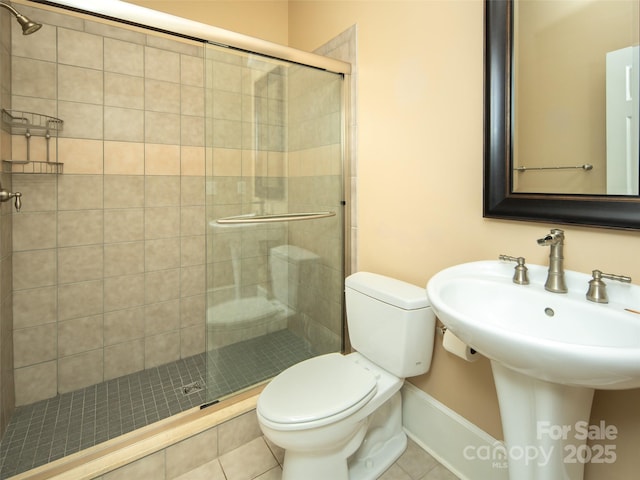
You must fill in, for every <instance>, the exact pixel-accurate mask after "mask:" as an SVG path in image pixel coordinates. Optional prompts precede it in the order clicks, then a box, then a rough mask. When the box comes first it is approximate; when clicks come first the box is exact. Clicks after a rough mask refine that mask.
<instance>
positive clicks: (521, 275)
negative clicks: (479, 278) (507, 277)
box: [498, 255, 529, 285]
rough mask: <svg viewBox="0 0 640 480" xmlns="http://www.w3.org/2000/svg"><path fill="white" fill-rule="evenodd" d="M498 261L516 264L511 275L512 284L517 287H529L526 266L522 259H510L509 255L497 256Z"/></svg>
mask: <svg viewBox="0 0 640 480" xmlns="http://www.w3.org/2000/svg"><path fill="white" fill-rule="evenodd" d="M498 260H504V261H507V262H516V263H517V265H516V267H515V272H514V273H513V283H517V284H518V285H529V275H528V274H527V266H526V265H525V259H524V257H510V256H509V255H499V256H498Z"/></svg>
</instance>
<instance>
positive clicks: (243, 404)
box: [7, 385, 264, 480]
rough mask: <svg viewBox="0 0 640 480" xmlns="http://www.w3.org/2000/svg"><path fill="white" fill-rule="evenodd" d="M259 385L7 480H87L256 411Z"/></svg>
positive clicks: (262, 386)
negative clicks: (208, 405)
mask: <svg viewBox="0 0 640 480" xmlns="http://www.w3.org/2000/svg"><path fill="white" fill-rule="evenodd" d="M263 388H264V385H261V386H259V387H256V388H252V389H250V390H247V391H246V392H243V393H240V394H238V395H235V396H233V397H231V398H228V399H225V400H224V401H222V402H220V403H217V404H215V405H211V406H210V407H207V408H202V409H201V408H200V407H195V408H192V409H191V410H187V411H185V412H183V413H179V414H177V415H174V416H172V417H170V418H167V419H165V420H160V421H159V422H156V423H154V424H151V425H148V426H146V427H143V428H140V429H138V430H136V431H133V432H130V433H127V434H125V435H122V436H120V437H118V438H114V439H112V440H108V441H106V442H104V443H101V444H99V445H96V446H94V447H91V448H88V449H86V450H83V451H81V452H78V453H75V454H72V455H69V456H67V457H64V458H61V459H59V460H56V461H54V462H51V463H48V464H46V465H43V466H41V467H37V468H34V469H32V470H29V471H27V472H23V473H20V474H18V475H15V476H13V477H10V478H9V479H7V480H45V479H46V480H89V479H92V478H96V477H99V476H100V475H104V474H105V473H108V472H110V471H112V470H116V469H117V468H120V467H123V466H125V465H128V464H129V463H132V462H134V461H136V460H139V459H140V458H143V457H146V456H147V455H150V454H152V453H155V452H158V451H160V450H163V449H165V448H167V447H170V446H171V445H173V444H175V443H178V442H181V441H182V440H185V439H187V438H189V437H192V436H194V435H197V434H199V433H202V432H204V431H205V430H208V429H210V428H214V427H217V426H218V425H220V424H222V423H225V422H227V421H229V420H232V419H233V418H235V417H237V416H239V415H242V414H244V413H247V412H250V411H251V410H255V408H256V404H257V401H258V395H259V394H260V392H261V391H262V389H263Z"/></svg>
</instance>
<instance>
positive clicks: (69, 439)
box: [0, 330, 312, 478]
mask: <svg viewBox="0 0 640 480" xmlns="http://www.w3.org/2000/svg"><path fill="white" fill-rule="evenodd" d="M311 356H312V352H311V351H310V350H309V347H308V344H307V343H306V342H305V341H304V340H302V339H300V338H299V337H297V336H295V335H294V334H292V333H291V332H290V331H288V330H281V331H279V332H275V333H271V334H268V335H265V336H263V337H257V338H254V339H251V340H247V341H244V342H239V343H236V344H233V345H229V346H226V347H222V348H220V349H217V350H216V351H213V352H209V354H208V355H205V354H201V355H196V356H194V357H190V358H187V359H183V360H179V361H177V362H174V363H171V364H168V365H162V366H160V367H156V368H152V369H149V370H145V371H143V372H138V373H135V374H131V375H127V376H125V377H120V378H117V379H114V380H110V381H107V382H103V383H100V384H98V385H92V386H90V387H87V388H85V389H82V390H78V391H75V392H70V393H66V394H62V395H58V396H57V397H54V398H51V399H48V400H43V401H41V402H37V403H34V404H32V405H26V406H23V407H19V408H18V409H16V412H15V413H14V415H13V416H12V418H11V421H10V423H9V425H8V427H7V431H6V432H5V435H4V438H3V439H2V441H1V442H0V478H7V477H9V476H12V475H16V474H18V473H21V472H24V471H26V470H29V469H31V468H34V467H36V466H39V465H43V464H45V463H48V462H51V461H53V460H56V459H58V458H61V457H64V456H66V455H69V454H72V453H75V452H77V451H79V450H82V449H84V448H87V447H90V446H93V445H96V444H98V443H100V442H104V441H106V440H109V439H111V438H114V437H117V436H119V435H122V434H124V433H127V432H129V431H131V430H134V429H136V428H139V427H142V426H145V425H148V424H150V423H153V422H155V421H158V420H161V419H163V418H166V417H169V416H170V415H173V414H175V413H179V412H181V411H184V410H188V409H189V408H192V407H195V406H198V405H202V404H203V403H205V401H207V400H206V399H216V398H219V397H222V396H224V395H228V394H230V393H233V392H235V391H238V390H240V389H242V388H245V387H247V386H249V385H253V384H255V383H258V382H260V381H262V380H266V379H268V378H271V377H273V376H275V375H276V374H278V373H279V372H280V371H282V370H284V369H285V368H287V367H289V366H291V365H293V364H295V363H297V362H300V361H302V360H304V359H306V358H309V357H311ZM206 362H209V371H208V372H206V368H205V365H206ZM205 377H206V378H205ZM194 382H197V383H198V384H199V385H204V386H205V389H203V390H200V391H195V392H193V393H190V394H188V395H185V394H184V393H183V391H182V386H183V385H189V384H193V383H194Z"/></svg>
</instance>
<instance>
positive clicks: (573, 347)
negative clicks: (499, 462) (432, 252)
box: [427, 261, 640, 480]
mask: <svg viewBox="0 0 640 480" xmlns="http://www.w3.org/2000/svg"><path fill="white" fill-rule="evenodd" d="M527 267H528V269H529V280H530V284H529V285H517V284H515V283H513V281H512V278H513V274H514V264H513V263H507V262H502V261H483V262H472V263H465V264H461V265H457V266H454V267H451V268H447V269H445V270H442V271H441V272H438V273H437V274H436V275H434V276H433V278H431V280H430V281H429V283H428V284H427V294H428V296H429V300H430V301H431V306H432V308H433V309H434V311H435V313H436V315H437V316H438V318H439V319H440V321H442V323H444V324H445V325H446V326H447V328H448V329H450V330H451V332H453V333H454V334H455V335H456V336H458V337H459V338H460V339H461V340H462V341H463V342H465V343H466V344H468V345H470V346H471V347H473V348H474V349H476V350H477V351H478V352H480V353H482V354H483V355H484V356H486V357H488V358H489V359H490V361H491V370H492V372H493V378H494V381H495V386H496V391H497V394H498V403H499V406H500V417H501V419H502V431H503V434H504V448H505V452H506V455H507V461H508V468H509V470H508V472H509V479H511V480H556V479H559V478H566V479H571V480H581V479H582V478H583V477H584V464H585V462H571V461H569V460H570V459H569V460H567V458H568V457H567V452H571V451H584V450H585V449H589V448H590V446H588V445H586V437H585V436H579V435H576V434H575V432H577V431H578V426H579V425H580V424H583V425H587V424H588V421H589V418H590V411H591V403H592V400H593V392H594V389H611V390H613V389H616V390H618V389H627V388H637V387H640V287H639V286H637V285H632V284H623V283H618V282H615V281H607V282H606V283H607V291H608V294H609V303H608V304H601V303H594V302H590V301H588V300H587V299H586V298H585V294H586V292H587V289H588V283H589V280H591V275H587V274H583V273H578V272H572V271H566V272H565V281H566V284H567V287H568V290H569V292H568V293H565V294H559V293H551V292H548V291H546V290H545V289H544V284H545V280H546V277H547V267H543V266H540V265H527ZM541 426H542V427H541ZM545 426H546V427H548V428H546V427H545ZM551 427H553V428H555V429H560V428H561V429H562V430H561V431H563V432H568V433H567V434H566V435H561V436H558V435H556V436H553V435H550V434H549V431H550V430H549V429H550V428H551ZM558 431H560V430H558ZM524 451H527V452H531V453H532V455H531V456H525V455H523V454H522V452H524ZM588 453H591V452H590V451H589V452H588ZM588 458H589V459H590V458H591V456H589V457H588ZM594 458H595V457H594Z"/></svg>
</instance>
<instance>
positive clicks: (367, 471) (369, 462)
mask: <svg viewBox="0 0 640 480" xmlns="http://www.w3.org/2000/svg"><path fill="white" fill-rule="evenodd" d="M406 448H407V435H406V434H405V433H404V432H400V433H399V434H397V435H396V436H395V437H393V438H390V439H389V440H387V442H386V443H385V444H384V446H383V447H382V448H381V449H379V450H378V451H376V452H375V453H372V454H371V455H370V456H368V457H367V458H359V459H357V460H356V461H352V462H349V480H375V479H377V478H378V477H380V475H382V473H383V472H384V471H385V470H387V469H388V468H389V467H390V466H391V465H393V463H394V462H395V461H396V460H397V459H398V458H399V457H400V455H402V453H403V452H404V451H405V449H406Z"/></svg>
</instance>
